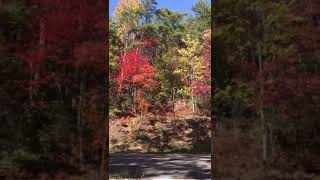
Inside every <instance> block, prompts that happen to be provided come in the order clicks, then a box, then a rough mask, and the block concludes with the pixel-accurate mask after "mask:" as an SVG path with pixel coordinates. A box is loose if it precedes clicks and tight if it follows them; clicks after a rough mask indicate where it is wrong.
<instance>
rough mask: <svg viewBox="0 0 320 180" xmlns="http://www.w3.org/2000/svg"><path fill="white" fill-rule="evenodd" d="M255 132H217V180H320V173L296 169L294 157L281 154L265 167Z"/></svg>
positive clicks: (215, 145) (236, 130)
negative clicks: (293, 161)
mask: <svg viewBox="0 0 320 180" xmlns="http://www.w3.org/2000/svg"><path fill="white" fill-rule="evenodd" d="M258 137H259V136H258V135H257V134H256V132H255V131H253V130H252V129H251V130H245V131H244V130H241V129H239V128H234V129H233V128H230V129H224V128H220V129H216V131H215V133H214V142H215V143H214V145H213V149H214V154H215V155H214V156H213V161H214V162H216V163H214V167H213V169H214V170H213V172H214V174H215V179H217V180H233V179H238V180H320V176H319V173H306V172H305V171H303V170H301V169H299V168H298V167H296V166H292V161H291V160H290V159H293V157H290V156H287V155H285V154H284V153H279V152H278V153H277V155H274V156H273V158H270V159H269V165H267V166H264V165H263V163H262V160H261V148H260V147H261V146H260V144H259V141H258V140H257V138H258Z"/></svg>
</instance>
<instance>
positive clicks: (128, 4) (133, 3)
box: [113, 0, 141, 17]
mask: <svg viewBox="0 0 320 180" xmlns="http://www.w3.org/2000/svg"><path fill="white" fill-rule="evenodd" d="M140 7H141V2H140V1H139V0H120V2H119V3H118V5H117V7H116V9H115V11H114V14H113V16H115V17H120V16H121V15H122V14H123V13H124V12H125V11H126V10H128V9H129V10H136V9H139V8H140Z"/></svg>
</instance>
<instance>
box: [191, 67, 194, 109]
mask: <svg viewBox="0 0 320 180" xmlns="http://www.w3.org/2000/svg"><path fill="white" fill-rule="evenodd" d="M191 68H192V70H191V104H192V115H194V112H195V101H194V96H193V79H194V69H193V64H192V65H191Z"/></svg>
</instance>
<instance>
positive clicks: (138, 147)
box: [109, 116, 210, 152]
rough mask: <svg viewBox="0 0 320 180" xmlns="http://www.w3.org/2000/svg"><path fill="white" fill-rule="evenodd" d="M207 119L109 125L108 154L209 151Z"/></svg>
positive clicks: (156, 119) (120, 121)
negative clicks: (109, 152)
mask: <svg viewBox="0 0 320 180" xmlns="http://www.w3.org/2000/svg"><path fill="white" fill-rule="evenodd" d="M209 128H210V118H208V117H191V116H190V117H186V118H164V117H156V116H148V117H127V118H121V119H114V120H112V121H111V122H110V139H109V142H110V151H111V152H210V129H209Z"/></svg>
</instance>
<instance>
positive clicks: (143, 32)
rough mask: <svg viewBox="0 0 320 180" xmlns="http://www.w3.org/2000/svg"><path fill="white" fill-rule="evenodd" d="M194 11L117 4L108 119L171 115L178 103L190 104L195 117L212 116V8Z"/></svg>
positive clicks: (202, 5)
mask: <svg viewBox="0 0 320 180" xmlns="http://www.w3.org/2000/svg"><path fill="white" fill-rule="evenodd" d="M192 10H193V11H194V13H195V15H194V16H191V15H188V14H183V13H179V12H175V11H172V10H169V9H166V8H160V9H159V8H158V7H157V2H156V1H155V0H145V1H141V2H140V1H135V0H133V1H120V2H119V4H118V6H117V7H116V10H115V12H114V13H113V16H112V17H111V18H110V20H109V26H110V36H109V42H110V51H109V57H110V76H109V80H110V86H111V87H110V88H111V91H110V93H111V95H110V96H109V97H110V103H111V104H110V116H111V117H118V116H128V115H130V116H135V115H138V114H139V113H140V114H141V115H143V114H145V113H153V114H161V113H168V112H172V113H173V114H174V112H175V109H174V108H175V107H174V106H175V103H176V102H177V101H179V100H186V101H188V102H190V104H191V106H192V113H193V114H196V113H197V114H204V115H207V116H208V115H210V86H211V84H210V79H211V78H210V71H211V70H210V57H211V55H210V53H211V41H210V39H211V35H210V33H211V20H210V17H211V7H210V3H209V1H198V2H197V3H196V4H195V5H194V6H193V9H192Z"/></svg>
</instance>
